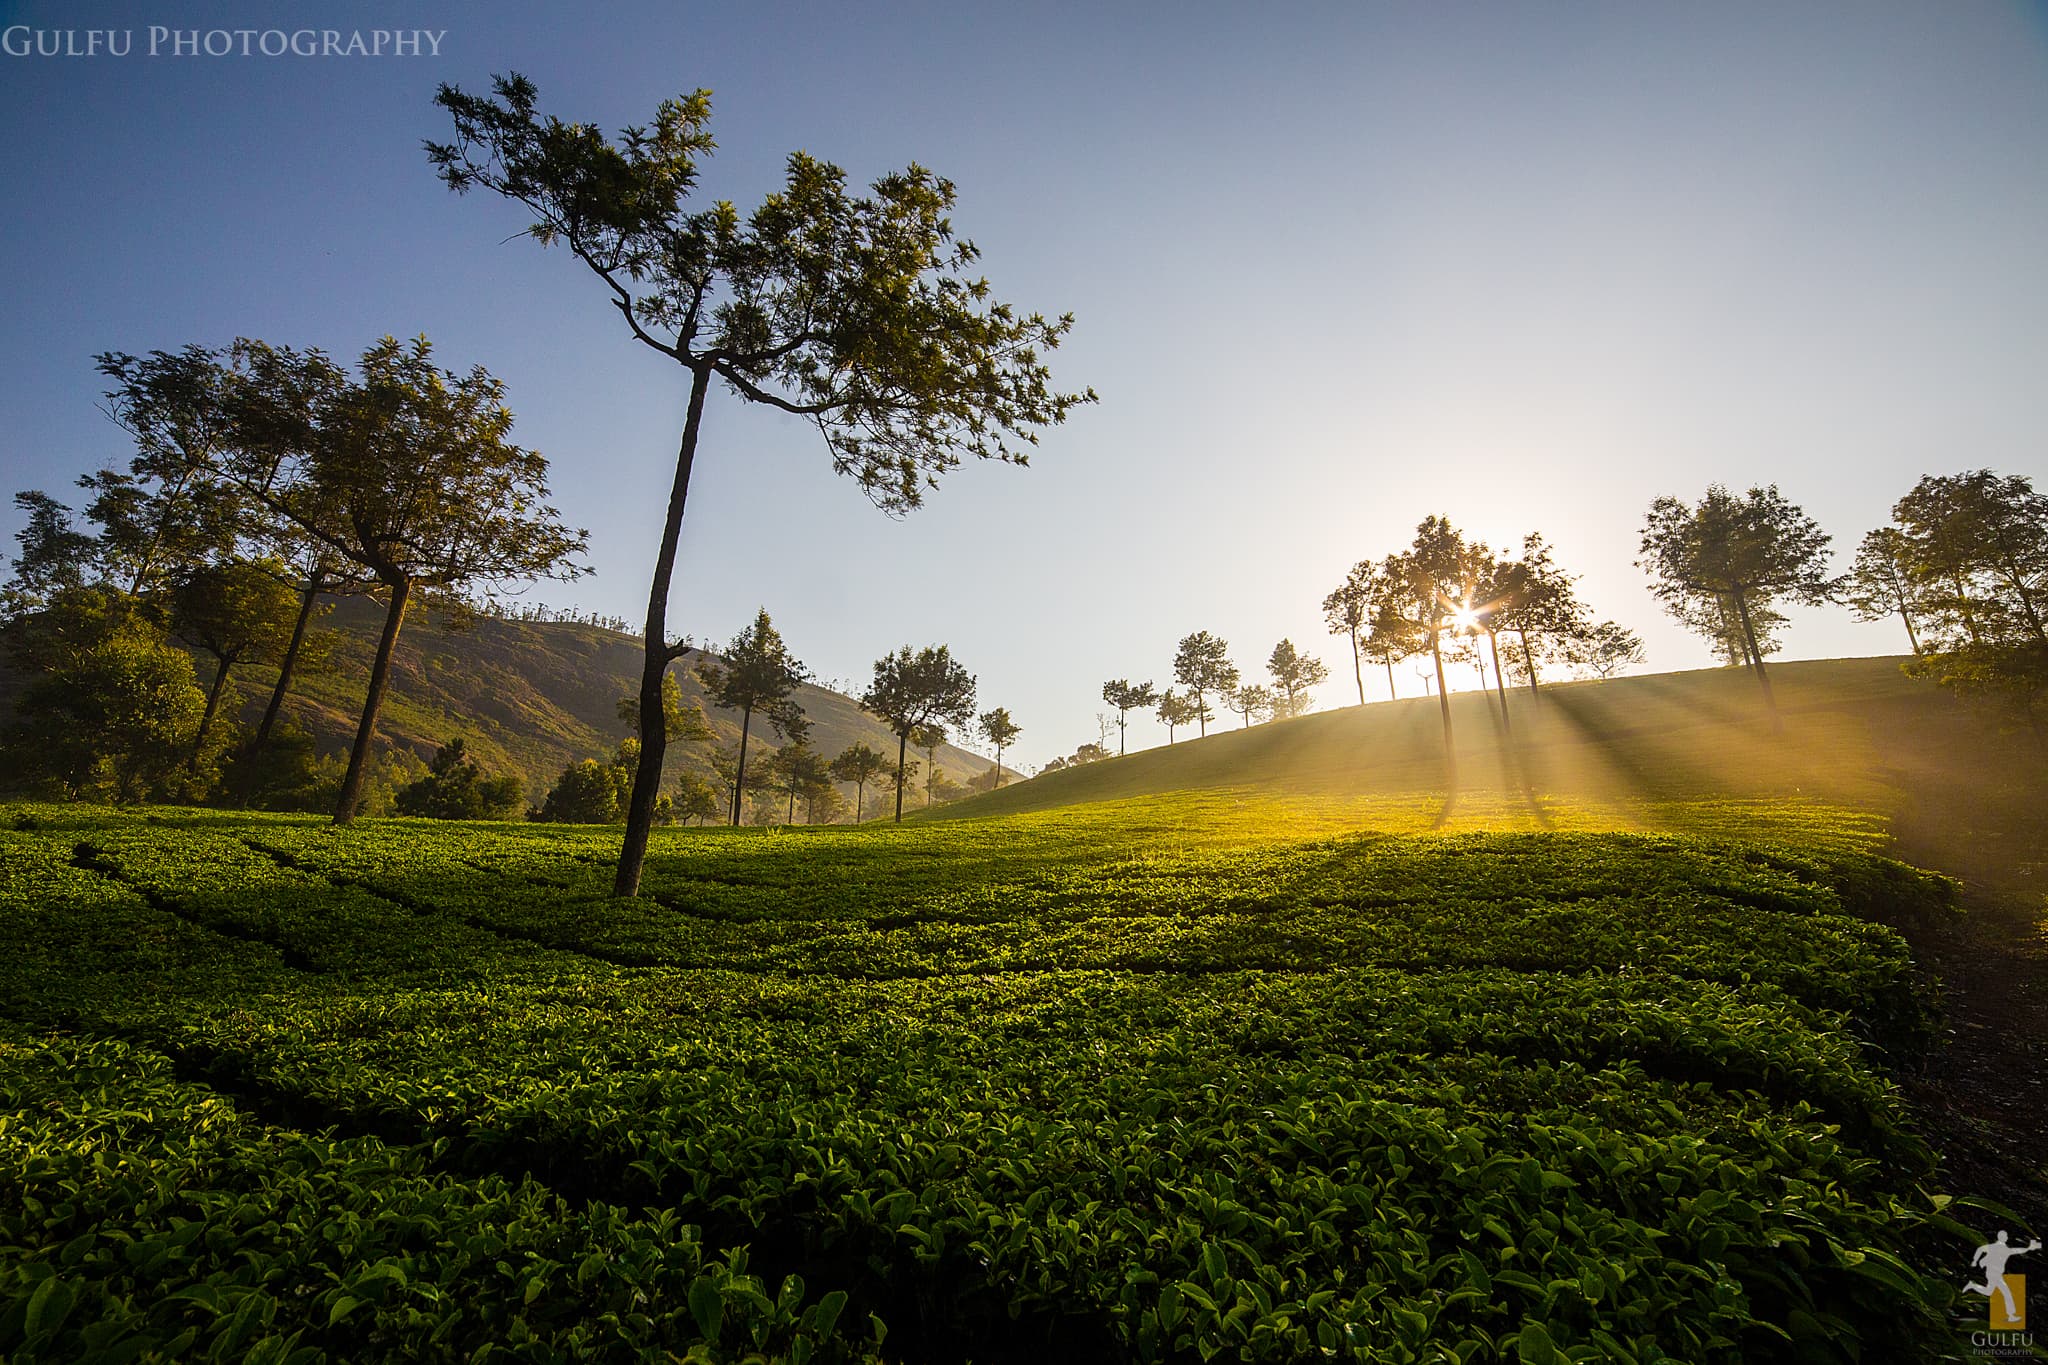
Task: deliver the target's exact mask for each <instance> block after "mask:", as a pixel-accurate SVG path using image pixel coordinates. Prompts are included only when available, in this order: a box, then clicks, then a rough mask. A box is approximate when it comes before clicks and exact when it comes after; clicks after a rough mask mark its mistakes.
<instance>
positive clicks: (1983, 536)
mask: <svg viewBox="0 0 2048 1365" xmlns="http://www.w3.org/2000/svg"><path fill="white" fill-rule="evenodd" d="M1892 519H1893V522H1894V527H1893V528H1888V529H1887V530H1885V531H1875V532H1872V533H1871V537H1869V538H1866V544H1868V543H1869V541H1870V540H1871V539H1872V538H1875V537H1880V536H1882V537H1884V538H1885V539H1884V551H1885V552H1886V553H1888V554H1889V555H1891V556H1892V557H1893V558H1892V560H1891V563H1892V565H1893V566H1894V567H1898V566H1903V568H1904V570H1905V574H1906V577H1907V579H1908V580H1909V581H1908V584H1907V585H1906V586H1905V588H1899V587H1896V586H1893V587H1887V588H1886V591H1887V592H1893V593H1896V594H1898V595H1899V596H1900V597H1901V600H1900V601H1899V603H1898V606H1897V609H1898V610H1900V611H1901V612H1902V614H1903V613H1905V612H1907V611H1908V610H1911V609H1913V608H1917V615H1918V617H1919V620H1920V622H1921V624H1922V625H1923V627H1924V629H1925V631H1926V635H1927V639H1926V640H1925V642H1924V648H1923V642H1922V641H1921V640H1920V639H1918V638H1917V637H1916V638H1915V652H1916V654H1919V655H1920V656H1921V657H1920V658H1918V659H1917V660H1916V661H1915V663H1914V665H1913V670H1914V671H1915V672H1916V673H1918V674H1919V675H1921V676H1924V677H1929V678H1932V679H1934V680H1935V681H1936V682H1938V683H1940V684H1942V685H1943V686H1945V687H1948V688H1951V689H1952V690H1954V691H1956V692H1958V693H1961V694H1963V695H1965V696H1969V697H1975V698H1982V699H1986V700H1990V701H1992V702H1994V703H1995V704H1997V705H1999V706H2001V707H2003V708H2005V709H2006V710H2008V711H2009V712H2010V713H2011V714H2012V715H2013V716H2014V717H2015V718H2017V719H2020V720H2022V721H2024V722H2025V723H2027V724H2028V725H2030V726H2031V727H2032V728H2033V730H2034V733H2035V736H2036V738H2037V739H2042V738H2043V737H2044V736H2048V728H2044V721H2043V717H2044V713H2048V497H2044V496H2043V495H2041V494H2039V493H2036V492H2035V491H2034V486H2033V483H2032V481H2031V480H2029V479H2027V478H2026V477H2025V476H2023V475H2010V476H2002V475H1998V474H1994V473H1992V472H1991V471H1990V470H1988V469H1980V470H1976V471H1973V472H1971V473H1967V474H1957V475H1951V476H1929V477H1927V478H1924V479H1922V480H1921V481H1920V482H1919V483H1918V484H1916V485H1915V486H1914V487H1913V489H1912V491H1911V492H1909V493H1907V494H1906V496H1905V497H1903V498H1901V499H1900V500H1899V502H1898V504H1897V505H1896V506H1895V507H1894V508H1893V509H1892ZM1858 562H1859V566H1860V565H1861V564H1862V562H1863V561H1862V560H1861V559H1860V558H1859V561H1858ZM1876 571H1877V572H1879V573H1882V572H1884V563H1883V561H1880V562H1879V564H1878V565H1877V569H1876ZM1859 576H1867V575H1863V574H1862V573H1861V570H1859ZM1859 581H1860V579H1859ZM1908 590H1909V591H1908ZM1865 605H1866V606H1868V605H1870V604H1868V603H1866V604H1865ZM1912 628H1913V621H1912V618H1911V617H1910V616H1909V617H1908V629H1909V630H1910V629H1912Z"/></svg>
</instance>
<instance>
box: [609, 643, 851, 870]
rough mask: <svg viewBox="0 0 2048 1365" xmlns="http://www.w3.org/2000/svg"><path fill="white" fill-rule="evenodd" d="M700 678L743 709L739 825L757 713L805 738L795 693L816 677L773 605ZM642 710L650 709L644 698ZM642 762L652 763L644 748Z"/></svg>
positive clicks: (736, 799) (723, 701) (700, 664)
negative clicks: (794, 650)
mask: <svg viewBox="0 0 2048 1365" xmlns="http://www.w3.org/2000/svg"><path fill="white" fill-rule="evenodd" d="M697 676H698V677H699V678H700V679H702V680H703V683H704V690H705V692H706V693H707V694H709V695H710V697H711V700H712V701H714V702H715V703H717V704H718V705H720V706H722V707H724V708H725V709H726V710H728V711H737V712H739V713H740V748H739V756H738V760H737V764H736V768H735V771H734V781H733V798H732V822H733V824H734V825H738V824H739V822H740V791H741V790H742V789H743V788H744V787H745V786H746V781H747V734H748V732H749V731H750V730H751V729H752V728H753V724H754V712H755V711H757V710H758V711H760V712H761V713H762V714H763V715H764V716H766V717H767V718H768V719H769V721H770V722H771V723H772V724H773V725H774V726H775V728H776V730H777V731H778V732H779V733H781V734H782V736H783V737H784V738H785V739H789V740H800V739H802V737H803V733H804V731H805V729H806V728H807V727H804V726H803V724H802V717H803V709H802V708H801V707H799V706H797V705H796V703H795V702H794V701H792V700H791V696H792V694H794V693H795V691H796V690H797V688H798V687H800V686H801V685H802V684H803V681H804V679H806V678H808V677H809V676H810V670H809V669H807V668H805V667H804V666H803V665H802V664H800V663H798V662H797V660H796V656H794V655H793V654H791V653H790V652H789V647H788V646H787V645H785V644H784V643H783V641H782V636H781V634H780V633H779V632H778V631H777V630H776V629H775V624H774V622H772V621H770V620H769V619H768V609H767V608H766V607H763V608H761V609H760V610H759V611H758V612H756V613H755V615H754V623H753V624H752V625H751V626H748V627H747V628H746V629H745V630H743V631H741V632H740V633H739V634H738V635H735V636H734V637H733V640H732V643H731V644H729V645H727V646H726V647H725V657H724V658H723V659H720V658H718V657H716V656H714V655H711V654H706V655H704V656H703V657H702V658H701V659H699V660H698V661H697ZM641 710H642V711H643V712H644V711H645V710H646V700H645V698H644V697H643V698H642V700H641ZM641 761H642V762H643V763H644V762H645V761H646V751H645V750H644V749H643V750H642V751H641ZM619 894H621V895H630V894H633V893H631V892H620V893H619Z"/></svg>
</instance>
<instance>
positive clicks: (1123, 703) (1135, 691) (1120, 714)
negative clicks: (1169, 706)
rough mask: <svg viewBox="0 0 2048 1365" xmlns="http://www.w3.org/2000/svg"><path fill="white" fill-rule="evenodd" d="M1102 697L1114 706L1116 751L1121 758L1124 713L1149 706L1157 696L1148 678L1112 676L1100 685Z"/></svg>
mask: <svg viewBox="0 0 2048 1365" xmlns="http://www.w3.org/2000/svg"><path fill="white" fill-rule="evenodd" d="M1102 699H1103V700H1104V701H1106V702H1108V703H1109V704H1110V705H1111V706H1114V707H1115V708H1116V752H1117V756H1118V757H1119V758H1121V757H1122V756H1123V752H1124V714H1125V713H1126V712H1128V711H1137V710H1140V709H1142V708H1144V707H1147V706H1150V705H1151V704H1152V703H1153V702H1155V701H1157V700H1158V699H1159V697H1158V694H1157V693H1156V692H1154V691H1153V690H1152V684H1151V682H1150V681H1149V680H1148V681H1146V682H1141V683H1132V682H1130V681H1128V680H1126V679H1124V678H1113V679H1111V680H1110V681H1109V682H1106V683H1104V684H1103V685H1102Z"/></svg>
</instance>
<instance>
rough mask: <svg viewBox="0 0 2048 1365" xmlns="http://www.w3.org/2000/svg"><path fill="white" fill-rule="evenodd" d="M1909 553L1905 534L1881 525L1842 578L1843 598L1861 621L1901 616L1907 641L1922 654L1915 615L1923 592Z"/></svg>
mask: <svg viewBox="0 0 2048 1365" xmlns="http://www.w3.org/2000/svg"><path fill="white" fill-rule="evenodd" d="M1908 554H1909V550H1908V546H1907V543H1906V536H1905V533H1904V532H1903V531H1901V530H1899V528H1898V527H1896V526H1880V527H1878V528H1877V529H1876V530H1874V531H1871V532H1868V533H1867V534H1865V536H1864V537H1863V540H1862V543H1860V544H1859V545H1857V547H1856V559H1855V562H1854V563H1852V564H1851V565H1850V566H1849V573H1848V575H1847V576H1846V577H1845V578H1843V580H1842V601H1843V602H1844V603H1845V604H1846V605H1847V606H1848V608H1849V610H1850V611H1851V612H1853V613H1854V614H1855V617H1856V619H1857V620H1859V621H1882V620H1884V619H1885V618H1886V617H1889V616H1897V617H1898V618H1899V620H1900V621H1902V622H1904V623H1905V626H1906V640H1907V642H1908V643H1910V644H1911V645H1912V647H1913V653H1914V655H1915V656H1918V655H1919V653H1920V632H1919V630H1918V629H1917V628H1916V626H1915V623H1914V620H1913V614H1914V612H1915V611H1916V610H1917V609H1918V607H1919V604H1920V597H1921V592H1920V588H1919V585H1918V584H1916V583H1915V582H1914V581H1913V572H1912V569H1911V567H1910V564H1909V561H1908Z"/></svg>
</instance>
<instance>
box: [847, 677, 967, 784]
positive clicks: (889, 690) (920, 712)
mask: <svg viewBox="0 0 2048 1365" xmlns="http://www.w3.org/2000/svg"><path fill="white" fill-rule="evenodd" d="M860 704H861V705H862V706H863V707H864V708H866V709H867V710H868V711H869V712H870V713H872V714H874V715H876V716H879V717H880V718H881V719H882V721H883V722H884V723H885V724H887V725H888V727H889V729H890V731H891V732H892V733H894V734H895V736H896V819H897V820H898V821H899V822H900V821H901V820H902V819H903V780H904V779H903V774H904V771H905V768H906V760H907V758H908V753H907V751H908V749H909V747H910V739H911V734H912V732H913V731H918V730H925V729H928V728H930V727H933V726H938V727H940V729H939V736H940V738H941V739H943V738H944V735H945V731H944V728H943V727H944V726H945V725H947V724H952V725H965V724H967V722H968V720H969V718H970V717H972V716H973V715H974V675H973V674H972V673H969V672H968V671H967V670H966V669H964V668H962V667H961V666H960V665H959V664H957V663H955V662H953V653H952V651H951V650H949V649H947V648H946V646H944V645H928V646H926V647H925V648H923V649H920V650H917V651H915V652H913V651H912V650H911V648H910V646H909V645H905V646H903V648H901V649H899V650H897V651H896V652H895V653H894V654H888V655H884V656H883V657H882V658H879V659H877V660H875V677H874V681H873V682H871V683H869V684H868V690H867V691H866V692H864V693H862V694H861V699H860ZM934 747H935V748H936V746H934Z"/></svg>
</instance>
